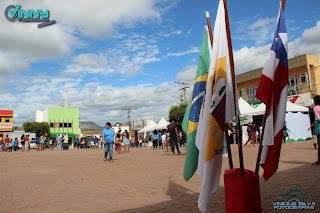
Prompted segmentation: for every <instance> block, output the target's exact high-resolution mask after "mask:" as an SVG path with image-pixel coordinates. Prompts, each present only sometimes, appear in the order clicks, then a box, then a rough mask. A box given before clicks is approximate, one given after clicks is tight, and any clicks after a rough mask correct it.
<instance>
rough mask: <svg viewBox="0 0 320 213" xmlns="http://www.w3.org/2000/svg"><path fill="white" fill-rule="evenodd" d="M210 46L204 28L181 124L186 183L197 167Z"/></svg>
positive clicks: (206, 31)
mask: <svg viewBox="0 0 320 213" xmlns="http://www.w3.org/2000/svg"><path fill="white" fill-rule="evenodd" d="M210 45H211V44H210V37H209V33H208V29H207V28H205V31H204V35H203V39H202V45H201V50H200V57H199V62H198V69H197V75H196V79H195V81H194V88H193V92H192V95H191V98H190V100H189V102H188V106H187V109H186V112H185V115H184V118H183V122H182V128H183V131H184V132H185V133H186V134H187V152H186V159H185V163H184V170H183V177H184V179H185V180H186V181H188V180H189V179H190V178H191V177H192V176H193V174H194V173H195V171H196V170H197V167H198V155H199V150H198V149H197V147H196V144H195V140H196V134H197V128H198V123H199V117H200V111H201V107H202V103H203V99H204V97H205V90H206V83H207V78H208V71H209V67H210V51H209V50H210V48H211V46H210Z"/></svg>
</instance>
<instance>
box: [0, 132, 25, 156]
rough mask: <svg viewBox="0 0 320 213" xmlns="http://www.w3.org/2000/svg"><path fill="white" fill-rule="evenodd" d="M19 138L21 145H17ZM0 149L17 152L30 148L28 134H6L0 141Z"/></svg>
mask: <svg viewBox="0 0 320 213" xmlns="http://www.w3.org/2000/svg"><path fill="white" fill-rule="evenodd" d="M19 140H20V144H21V147H20V146H19ZM0 150H1V151H7V152H18V151H19V150H21V151H24V152H25V151H28V150H30V136H29V135H24V134H23V135H22V136H21V137H20V138H17V137H15V138H9V136H8V135H6V138H5V139H4V141H3V140H1V141H0Z"/></svg>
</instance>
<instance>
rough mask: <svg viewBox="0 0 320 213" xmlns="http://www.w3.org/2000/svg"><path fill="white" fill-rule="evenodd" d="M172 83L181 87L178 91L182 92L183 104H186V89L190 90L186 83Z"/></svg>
mask: <svg viewBox="0 0 320 213" xmlns="http://www.w3.org/2000/svg"><path fill="white" fill-rule="evenodd" d="M174 83H176V84H182V85H183V87H182V88H181V89H179V90H183V102H184V103H187V89H188V88H190V87H189V86H186V85H188V84H187V83H186V82H179V81H175V82H174Z"/></svg>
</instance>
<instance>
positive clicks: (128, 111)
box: [122, 108, 131, 130]
mask: <svg viewBox="0 0 320 213" xmlns="http://www.w3.org/2000/svg"><path fill="white" fill-rule="evenodd" d="M122 110H123V111H127V113H128V122H129V130H130V129H131V128H130V127H131V120H130V113H131V109H130V108H128V109H122Z"/></svg>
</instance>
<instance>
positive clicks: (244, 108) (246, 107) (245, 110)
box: [238, 97, 258, 116]
mask: <svg viewBox="0 0 320 213" xmlns="http://www.w3.org/2000/svg"><path fill="white" fill-rule="evenodd" d="M238 104H239V110H240V115H241V116H248V115H258V114H257V113H258V111H257V110H256V109H255V108H254V107H253V106H251V105H250V104H248V102H246V101H245V100H244V99H243V98H241V97H240V98H239V100H238Z"/></svg>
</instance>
